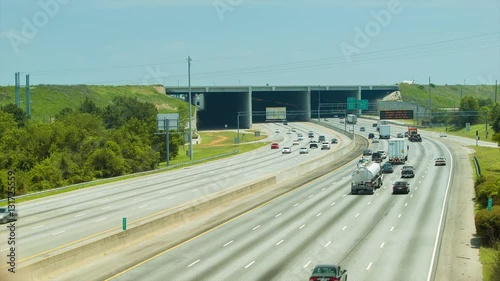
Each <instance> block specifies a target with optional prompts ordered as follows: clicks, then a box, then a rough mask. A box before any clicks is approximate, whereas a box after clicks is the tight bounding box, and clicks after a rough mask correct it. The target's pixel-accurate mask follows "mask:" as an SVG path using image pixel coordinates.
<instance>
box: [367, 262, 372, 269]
mask: <svg viewBox="0 0 500 281" xmlns="http://www.w3.org/2000/svg"><path fill="white" fill-rule="evenodd" d="M372 264H373V263H372V262H371V263H370V264H368V267H366V270H370V267H372Z"/></svg>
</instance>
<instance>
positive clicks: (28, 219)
mask: <svg viewBox="0 0 500 281" xmlns="http://www.w3.org/2000/svg"><path fill="white" fill-rule="evenodd" d="M32 219H33V218H27V219H23V221H30V220H32Z"/></svg>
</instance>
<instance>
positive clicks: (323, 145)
mask: <svg viewBox="0 0 500 281" xmlns="http://www.w3.org/2000/svg"><path fill="white" fill-rule="evenodd" d="M324 149H327V150H330V144H329V143H328V142H323V143H322V144H321V150H324Z"/></svg>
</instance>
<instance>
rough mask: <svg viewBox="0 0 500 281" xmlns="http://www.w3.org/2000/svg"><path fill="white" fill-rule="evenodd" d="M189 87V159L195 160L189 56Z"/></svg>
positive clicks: (189, 61)
mask: <svg viewBox="0 0 500 281" xmlns="http://www.w3.org/2000/svg"><path fill="white" fill-rule="evenodd" d="M187 62H188V87H189V97H188V100H189V110H188V111H189V113H188V114H189V159H190V160H193V127H192V124H191V119H192V114H191V57H190V56H188V58H187Z"/></svg>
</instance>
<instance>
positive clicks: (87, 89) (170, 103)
mask: <svg viewBox="0 0 500 281" xmlns="http://www.w3.org/2000/svg"><path fill="white" fill-rule="evenodd" d="M30 90H31V91H30V93H31V115H32V119H33V120H49V118H51V117H54V115H55V114H57V113H58V112H59V111H61V109H63V108H66V107H70V108H73V109H76V108H78V106H79V105H80V102H81V101H83V100H84V99H85V97H90V99H91V100H93V101H94V102H95V104H96V105H97V106H98V107H101V108H102V107H105V106H107V105H109V104H111V101H112V100H113V98H114V97H116V96H132V97H137V99H138V100H139V101H142V102H150V103H152V104H154V105H156V108H158V111H159V112H160V113H171V112H176V111H177V108H178V107H179V105H180V104H182V103H183V101H182V100H179V99H176V98H172V97H169V96H167V95H165V94H162V93H160V92H159V91H158V90H157V89H156V87H155V86H95V85H71V86H62V85H34V86H31V88H30ZM25 100H26V91H25V89H24V88H21V108H22V109H23V110H26V104H25ZM8 103H15V93H14V87H13V86H7V87H5V86H0V106H3V105H5V104H8Z"/></svg>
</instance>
